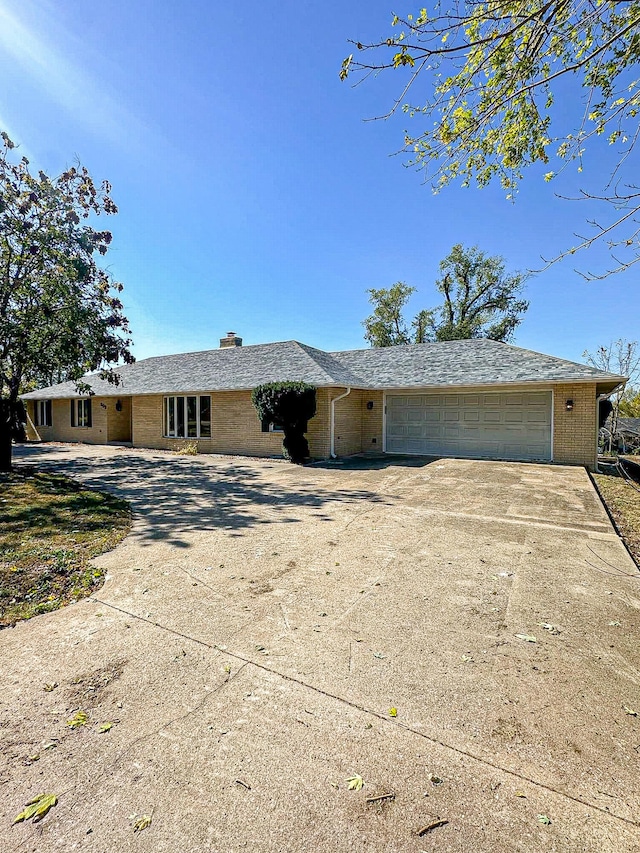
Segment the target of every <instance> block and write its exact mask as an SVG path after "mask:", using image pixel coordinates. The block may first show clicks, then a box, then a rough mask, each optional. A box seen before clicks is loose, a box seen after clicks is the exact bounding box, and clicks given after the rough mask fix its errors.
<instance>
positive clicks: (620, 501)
mask: <svg viewBox="0 0 640 853" xmlns="http://www.w3.org/2000/svg"><path fill="white" fill-rule="evenodd" d="M593 478H594V480H595V481H596V485H597V486H598V491H599V492H600V497H601V498H602V500H603V501H604V502H605V504H606V505H607V508H608V510H609V512H610V513H611V515H612V517H613V519H614V521H615V523H616V525H617V527H618V530H619V531H620V535H621V536H622V538H623V539H624V541H625V543H626V545H627V548H628V549H629V551H630V552H631V555H632V557H633V559H634V560H635V562H636V565H637V566H639V567H640V485H638V484H637V483H634V484H633V485H631V484H630V483H629V482H627V480H625V479H624V478H623V477H618V476H616V475H611V474H594V475H593ZM634 486H635V488H634Z"/></svg>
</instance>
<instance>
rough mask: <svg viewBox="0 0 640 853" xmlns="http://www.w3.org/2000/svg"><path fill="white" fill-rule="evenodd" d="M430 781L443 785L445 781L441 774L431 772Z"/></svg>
mask: <svg viewBox="0 0 640 853" xmlns="http://www.w3.org/2000/svg"><path fill="white" fill-rule="evenodd" d="M429 781H430V782H431V783H432V784H433V785H442V783H443V782H444V779H441V778H440V777H439V776H436V775H435V773H430V774H429Z"/></svg>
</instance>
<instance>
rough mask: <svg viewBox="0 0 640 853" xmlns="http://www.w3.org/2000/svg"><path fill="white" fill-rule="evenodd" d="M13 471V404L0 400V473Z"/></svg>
mask: <svg viewBox="0 0 640 853" xmlns="http://www.w3.org/2000/svg"><path fill="white" fill-rule="evenodd" d="M10 470H11V403H10V401H9V400H7V399H6V398H4V399H0V471H10Z"/></svg>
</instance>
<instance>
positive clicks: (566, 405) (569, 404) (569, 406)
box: [565, 400, 573, 412]
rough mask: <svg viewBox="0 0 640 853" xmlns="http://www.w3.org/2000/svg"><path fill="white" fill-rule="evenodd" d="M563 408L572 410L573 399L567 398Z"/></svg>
mask: <svg viewBox="0 0 640 853" xmlns="http://www.w3.org/2000/svg"><path fill="white" fill-rule="evenodd" d="M565 408H566V410H567V411H568V412H572V411H573V400H567V402H566V403H565Z"/></svg>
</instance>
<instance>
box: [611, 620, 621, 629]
mask: <svg viewBox="0 0 640 853" xmlns="http://www.w3.org/2000/svg"><path fill="white" fill-rule="evenodd" d="M609 625H610V626H611V627H612V628H619V627H620V623H619V622H618V620H617V619H612V620H611V622H609Z"/></svg>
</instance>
